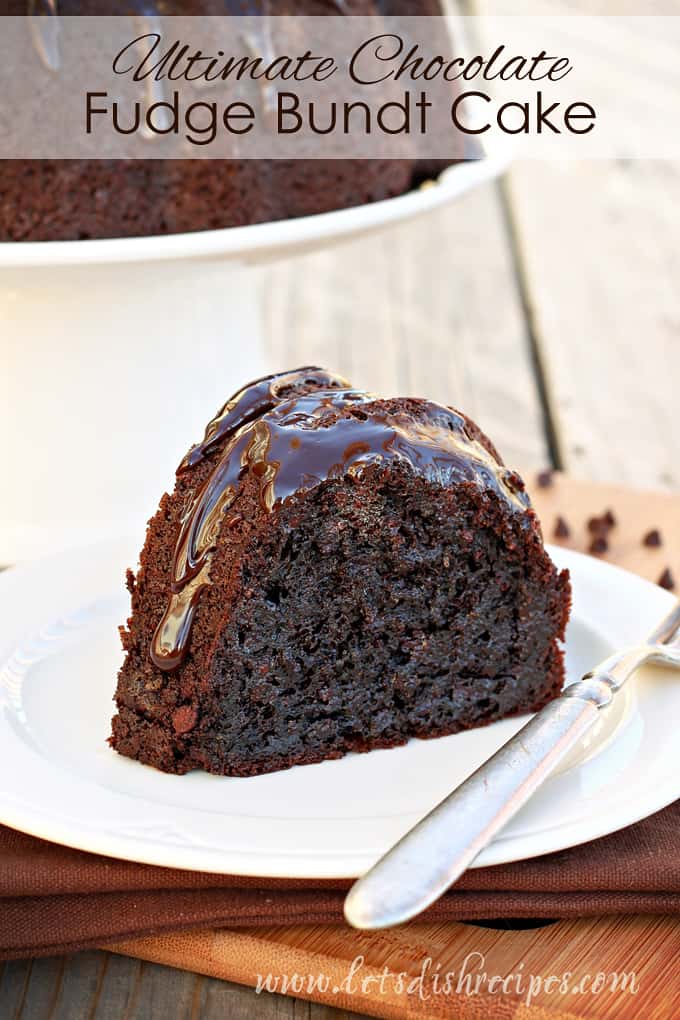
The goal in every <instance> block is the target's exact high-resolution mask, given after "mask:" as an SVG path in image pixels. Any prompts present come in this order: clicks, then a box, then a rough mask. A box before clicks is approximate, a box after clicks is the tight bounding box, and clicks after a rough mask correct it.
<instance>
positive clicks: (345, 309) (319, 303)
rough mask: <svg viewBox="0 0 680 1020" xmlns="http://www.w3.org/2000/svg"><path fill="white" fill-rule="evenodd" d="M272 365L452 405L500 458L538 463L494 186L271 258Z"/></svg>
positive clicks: (541, 437) (524, 351)
mask: <svg viewBox="0 0 680 1020" xmlns="http://www.w3.org/2000/svg"><path fill="white" fill-rule="evenodd" d="M266 287H267V323H266V329H265V334H266V336H267V337H268V342H269V345H270V347H269V358H270V361H271V363H272V364H274V365H280V366H282V367H290V366H294V365H297V364H310V363H312V364H313V363H319V364H328V365H329V366H330V367H331V368H335V369H337V370H338V371H340V372H341V373H343V374H344V375H346V376H347V377H348V378H350V379H351V381H352V382H353V383H354V384H355V385H357V386H360V387H364V388H367V389H370V390H375V391H377V392H379V393H382V394H385V395H390V396H427V397H430V398H431V399H433V400H438V401H440V402H442V403H446V404H453V405H455V406H458V407H460V408H461V409H462V410H464V411H465V412H466V413H467V414H469V415H471V416H472V417H473V418H474V419H475V420H476V421H477V422H478V423H479V424H480V425H481V427H482V428H483V429H485V430H486V431H488V433H489V434H490V435H491V436H493V438H494V442H495V443H496V445H497V446H498V447H499V449H500V450H501V452H502V453H503V456H504V457H505V459H506V460H507V461H508V463H523V464H526V465H528V466H532V467H533V466H540V465H543V464H545V463H547V460H548V449H547V444H546V439H545V430H544V421H543V412H542V408H541V401H540V396H539V389H538V385H537V382H536V378H535V374H534V370H533V365H532V358H531V350H530V346H529V338H528V335H527V331H526V327H525V322H524V317H523V308H522V303H521V299H520V294H519V292H518V286H517V278H516V274H515V269H514V266H513V262H512V258H511V253H510V249H509V244H508V238H507V234H506V222H505V218H504V216H503V209H502V204H501V200H500V196H499V191H498V185H495V184H489V185H486V186H484V187H483V188H480V189H479V190H478V191H476V192H473V193H471V194H469V195H466V196H464V197H463V198H462V199H460V200H459V201H457V202H454V203H452V204H451V205H450V206H449V207H448V208H443V209H440V210H438V211H437V213H436V214H433V215H430V216H426V217H422V218H421V219H419V220H417V221H412V222H410V223H407V224H404V225H403V226H399V227H394V228H392V229H390V230H388V231H385V232H383V233H380V234H376V235H373V236H370V237H365V238H362V239H359V240H356V241H353V242H352V243H351V244H346V245H343V246H341V247H337V248H333V249H331V250H330V251H323V252H319V253H316V254H312V255H305V256H302V257H299V258H296V259H291V260H289V261H288V262H286V263H285V264H284V263H282V264H280V265H276V266H274V267H273V268H271V269H270V271H269V274H268V279H267V283H266Z"/></svg>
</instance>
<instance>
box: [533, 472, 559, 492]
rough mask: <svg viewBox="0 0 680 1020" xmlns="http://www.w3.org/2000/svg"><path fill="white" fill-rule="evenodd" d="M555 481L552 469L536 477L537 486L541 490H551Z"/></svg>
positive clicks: (539, 473)
mask: <svg viewBox="0 0 680 1020" xmlns="http://www.w3.org/2000/svg"><path fill="white" fill-rule="evenodd" d="M554 481H555V472H554V471H553V469H552V468H545V470H544V471H539V472H538V474H537V475H536V484H537V485H538V487H539V489H549V488H550V486H551V485H552V484H553V483H554Z"/></svg>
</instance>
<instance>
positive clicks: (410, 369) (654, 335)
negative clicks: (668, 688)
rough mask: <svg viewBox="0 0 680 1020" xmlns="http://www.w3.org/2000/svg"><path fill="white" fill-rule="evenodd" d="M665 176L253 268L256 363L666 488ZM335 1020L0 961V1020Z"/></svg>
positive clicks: (279, 1002) (544, 184) (535, 188)
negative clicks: (264, 353)
mask: <svg viewBox="0 0 680 1020" xmlns="http://www.w3.org/2000/svg"><path fill="white" fill-rule="evenodd" d="M679 242H680V167H678V166H677V165H673V164H670V163H655V162H651V161H649V162H644V163H643V162H620V161H619V162H607V161H600V162H583V163H573V164H566V165H565V164H555V165H554V166H552V165H547V164H526V165H518V166H516V167H514V168H513V169H512V171H511V173H510V174H509V176H508V177H507V178H506V179H505V180H504V181H503V182H502V183H495V184H491V185H488V186H485V187H483V188H482V189H480V190H478V191H476V192H474V193H471V194H469V195H468V196H466V197H465V198H463V199H462V200H460V201H459V202H457V203H454V204H452V205H451V206H450V207H449V208H448V209H443V210H438V211H437V212H436V213H435V214H433V215H431V216H429V217H426V218H423V219H421V220H419V221H416V222H411V223H408V224H404V225H403V226H399V227H395V228H392V229H390V230H389V231H388V232H385V233H383V234H380V235H376V236H372V237H369V238H364V239H361V240H357V241H352V242H348V243H345V244H343V245H342V246H338V247H337V248H334V249H332V250H330V251H324V252H322V253H317V254H310V255H305V256H301V257H299V258H297V259H296V260H295V261H290V262H289V263H288V264H285V265H277V266H274V267H273V268H271V269H269V270H267V271H266V275H265V276H264V277H263V280H262V286H263V287H264V289H265V294H266V308H267V319H268V323H267V325H268V330H267V332H268V337H269V343H270V345H271V363H272V365H273V366H278V367H293V366H295V365H297V364H309V363H310V362H312V363H313V362H318V363H320V364H327V365H328V366H329V367H333V368H336V369H338V370H339V371H340V372H341V373H343V374H344V375H347V376H348V377H349V378H350V379H351V380H352V381H353V382H354V383H356V384H357V385H358V386H361V387H366V388H368V389H375V390H377V391H380V392H384V393H387V394H395V395H396V394H399V395H408V394H412V395H419V396H425V395H427V396H429V397H431V398H433V399H436V400H440V401H444V402H446V403H450V404H453V405H456V406H459V407H460V408H461V409H463V410H465V411H466V412H467V413H469V414H470V415H471V416H472V417H473V418H475V419H476V420H477V421H478V422H479V423H480V425H481V426H482V428H484V429H485V430H486V431H487V432H488V433H489V435H490V436H491V437H492V438H493V440H494V442H495V443H496V445H497V446H498V447H499V448H500V450H501V451H502V453H503V455H504V457H505V459H506V461H507V462H508V463H510V464H512V465H518V466H522V467H524V468H525V469H526V468H528V469H530V470H531V469H535V468H540V467H543V466H545V465H548V464H552V465H554V466H556V467H560V468H563V469H565V470H567V471H569V472H571V473H573V474H575V475H577V476H581V477H584V478H591V479H597V480H603V481H615V482H620V483H630V484H631V485H637V486H641V487H648V488H659V487H660V488H668V489H679V488H680V428H678V427H677V422H674V421H673V416H677V414H678V406H679V387H680V288H679V287H678V280H679V279H680V243H679ZM349 1016H350V1014H348V1013H345V1012H343V1011H341V1010H335V1009H331V1008H329V1007H325V1006H318V1005H313V1004H310V1003H307V1002H303V1001H295V1000H293V999H291V998H284V997H281V996H272V995H261V996H256V995H255V993H254V992H253V991H252V990H251V989H247V988H242V987H240V986H238V985H230V984H227V983H225V982H220V981H216V980H212V979H209V978H205V977H201V976H198V975H193V974H186V973H184V972H180V971H176V970H171V969H168V968H165V967H159V966H154V965H150V964H145V963H141V962H139V961H135V960H130V959H126V958H123V957H120V956H115V955H113V954H108V953H104V952H88V953H83V954H79V955H74V956H67V957H63V958H51V959H43V960H35V961H21V962H17V963H6V964H4V965H3V964H0V1017H1V1018H3V1020H4V1018H9V1017H15V1018H21V1020H29V1018H35V1020H46V1018H53V1020H57V1018H58V1020H79V1018H83V1020H84V1018H97V1020H119V1018H123V1017H124V1018H129V1020H133V1018H134V1020H136V1018H145V1020H146V1018H156V1017H158V1018H159V1020H184V1018H187V1020H189V1018H191V1020H194V1018H199V1017H200V1018H205V1020H212V1018H215V1020H217V1018H220V1020H240V1018H244V1020H245V1018H255V1017H257V1018H263V1020H264V1018H274V1017H276V1018H281V1020H284V1018H285V1020H302V1018H309V1020H322V1018H327V1020H330V1018H331V1017H334V1018H337V1020H340V1018H341V1017H349Z"/></svg>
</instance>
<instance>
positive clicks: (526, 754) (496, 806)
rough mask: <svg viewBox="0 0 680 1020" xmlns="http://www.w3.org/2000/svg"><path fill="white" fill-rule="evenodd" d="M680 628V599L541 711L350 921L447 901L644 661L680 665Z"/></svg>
mask: <svg viewBox="0 0 680 1020" xmlns="http://www.w3.org/2000/svg"><path fill="white" fill-rule="evenodd" d="M679 631H680V601H678V602H676V604H675V607H674V608H673V610H672V611H671V612H670V613H669V614H668V616H667V617H666V618H665V619H664V620H662V621H661V623H660V624H659V625H658V627H656V628H655V630H654V631H653V632H652V633H651V634H650V636H649V638H648V639H647V642H646V643H645V644H643V645H639V646H636V647H634V648H629V649H627V650H626V651H623V652H616V653H615V654H614V655H611V656H610V657H609V658H608V659H605V660H604V662H602V663H600V665H599V666H598V667H597V668H596V669H594V670H592V671H591V672H589V673H586V674H585V675H584V676H583V677H582V678H581V680H579V681H577V682H576V683H573V684H570V685H569V686H567V687H566V688H565V689H564V691H563V693H562V694H561V695H560V697H559V698H556V699H555V700H554V701H552V702H550V704H549V705H547V706H546V707H545V708H543V709H541V711H540V712H537V713H536V715H535V716H533V718H532V719H531V720H530V721H529V722H528V723H527V724H526V726H523V727H522V729H521V730H519V732H518V733H516V734H515V736H514V737H512V739H511V740H509V741H508V742H507V743H506V744H504V745H503V747H501V748H500V749H499V750H498V751H496V753H495V754H494V755H492V757H491V758H489V759H488V761H486V762H485V763H484V764H483V765H482V766H480V768H478V769H477V771H476V772H473V773H472V775H471V776H469V777H468V778H467V779H466V780H465V781H464V782H463V783H461V785H460V786H458V787H457V788H456V789H455V790H454V791H453V792H452V793H450V794H449V796H448V797H446V798H445V799H444V800H443V801H441V803H440V804H438V805H437V807H435V808H434V809H433V810H432V811H430V813H429V814H428V815H426V816H425V817H424V818H423V819H422V820H421V821H420V822H418V823H417V824H416V825H415V826H414V827H413V828H412V829H411V830H410V831H409V832H407V833H406V835H405V836H402V838H401V839H400V840H399V842H398V843H396V844H395V845H394V846H393V847H392V849H391V850H388V851H387V853H386V854H385V855H384V856H383V857H381V858H380V860H379V861H378V862H377V864H375V865H374V866H373V867H372V868H371V869H370V871H368V872H366V874H365V875H364V876H363V878H360V879H359V880H358V881H357V882H355V883H354V885H353V886H352V888H351V889H350V891H349V893H348V894H347V897H346V899H345V918H346V920H347V921H348V922H349V923H350V924H351V925H353V926H354V927H355V928H387V927H389V926H390V925H393V924H399V923H401V922H402V921H408V920H410V918H412V917H415V916H416V915H417V914H419V913H420V912H421V911H423V910H425V908H426V907H429V906H430V904H432V903H434V902H435V900H437V899H439V897H440V896H441V895H442V894H443V893H444V892H446V890H447V889H448V888H449V886H450V885H452V884H453V883H454V882H455V881H456V879H458V878H460V876H461V875H462V873H463V872H464V871H465V869H466V868H468V867H469V865H470V864H472V862H473V861H474V859H475V857H476V856H477V855H478V854H479V852H480V851H481V850H482V849H483V848H484V847H485V846H486V845H487V844H488V843H490V842H491V840H492V839H493V837H494V836H495V835H496V833H498V832H499V831H500V829H502V828H503V826H504V825H505V824H506V823H507V822H508V821H509V820H510V819H511V818H512V817H513V815H515V814H516V813H517V812H518V811H519V809H520V808H521V807H522V806H523V805H524V804H526V802H527V801H528V800H529V798H530V797H531V796H532V795H533V794H534V793H535V791H536V790H537V789H538V787H539V786H540V785H541V784H542V783H543V782H544V781H545V779H547V777H548V776H549V775H550V773H551V772H552V771H553V770H554V769H555V767H556V766H557V765H558V764H559V763H560V762H561V761H562V760H563V758H564V757H565V756H566V754H567V753H568V752H569V751H570V750H571V748H572V747H573V746H574V745H575V744H576V743H577V741H578V740H579V739H580V738H581V737H582V736H583V735H584V733H586V732H587V731H588V730H589V729H590V727H591V726H593V724H594V723H595V722H596V720H597V718H598V713H599V712H600V710H601V709H603V708H605V707H606V706H607V705H609V704H610V703H611V701H612V700H613V698H615V697H616V694H617V692H618V691H619V690H620V689H621V687H622V686H623V685H624V684H625V682H626V680H628V679H629V678H630V677H631V676H632V675H633V673H634V672H635V671H636V670H637V669H639V667H640V666H642V665H643V664H644V663H648V662H659V663H664V664H666V665H668V666H675V667H676V668H680V643H679V644H675V645H674V644H673V640H674V638H677V637H679V636H680V635H679V633H678V632H679Z"/></svg>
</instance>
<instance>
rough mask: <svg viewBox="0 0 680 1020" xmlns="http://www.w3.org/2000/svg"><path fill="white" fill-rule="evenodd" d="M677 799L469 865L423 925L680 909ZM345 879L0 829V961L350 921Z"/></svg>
mask: <svg viewBox="0 0 680 1020" xmlns="http://www.w3.org/2000/svg"><path fill="white" fill-rule="evenodd" d="M679 834H680V801H676V802H675V804H672V805H671V806H670V807H668V808H665V809H664V810H663V811H659V812H658V813H657V814H655V815H651V816H650V817H649V818H646V819H644V820H643V821H641V822H638V823H637V824H636V825H632V826H630V827H629V828H627V829H623V830H621V831H620V832H616V833H613V834H612V835H609V836H606V837H604V838H603V839H598V840H594V841H593V842H591V843H585V844H583V845H582V846H578V847H572V848H571V849H569V850H563V851H560V852H559V853H554V854H549V855H547V856H545V857H537V858H534V859H532V860H528V861H519V862H517V863H514V864H507V865H499V866H497V867H492V868H478V869H473V870H471V871H468V872H467V873H466V874H465V875H464V876H463V877H462V878H461V880H460V881H459V882H458V883H457V884H456V886H455V887H454V888H453V889H452V890H451V891H450V892H449V893H447V895H446V896H444V897H443V898H442V899H441V900H440V901H439V902H438V903H437V904H435V905H434V906H433V907H432V908H431V909H430V910H429V911H427V913H426V914H424V915H423V920H432V921H439V920H481V919H484V918H554V919H556V918H573V917H584V916H586V915H595V914H624V913H625V914H633V913H647V914H678V915H680V846H679V845H678V842H679V841H678V836H679ZM349 885H350V882H348V881H325V882H320V881H314V882H310V881H303V880H297V879H272V880H264V879H259V878H243V877H239V876H234V875H206V874H201V873H198V872H190V871H176V870H174V869H171V868H158V867H153V866H151V865H145V864H134V863H131V862H128V861H120V860H116V859H113V858H108V857H100V856H98V855H95V854H88V853H84V852H82V851H80V850H71V849H69V848H68V847H63V846H57V845H56V844H53V843H47V842H45V841H43V840H40V839H36V838H34V837H32V836H27V835H25V834H23V833H20V832H16V831H15V830H13V829H8V828H5V827H2V826H0V959H12V958H18V957H23V956H38V955H49V954H52V953H59V952H66V951H73V950H76V949H83V948H86V947H90V946H97V945H102V944H105V943H106V942H114V941H116V940H121V939H125V938H132V937H135V936H143V935H151V934H157V933H161V932H168V931H180V930H188V929H191V928H199V927H208V926H209V927H220V926H229V925H238V926H240V927H249V926H255V925H271V924H286V925H287V924H333V923H338V924H340V923H342V902H343V898H344V890H345V889H347V888H348V886H349Z"/></svg>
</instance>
